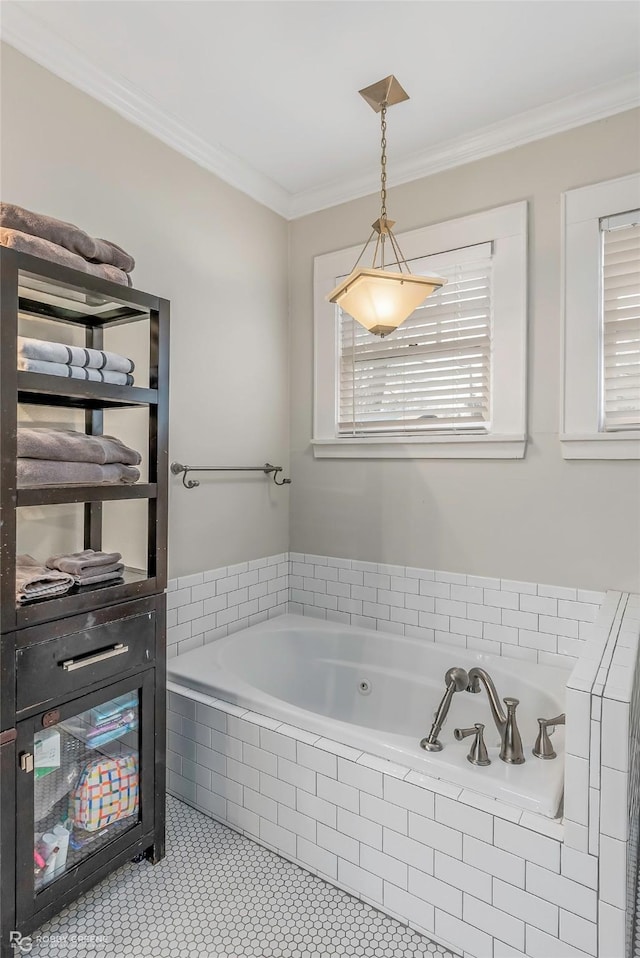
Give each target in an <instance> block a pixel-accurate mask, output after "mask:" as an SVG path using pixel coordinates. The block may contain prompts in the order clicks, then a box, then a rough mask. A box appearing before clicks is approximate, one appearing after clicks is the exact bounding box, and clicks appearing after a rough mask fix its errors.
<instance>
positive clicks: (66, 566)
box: [45, 549, 122, 576]
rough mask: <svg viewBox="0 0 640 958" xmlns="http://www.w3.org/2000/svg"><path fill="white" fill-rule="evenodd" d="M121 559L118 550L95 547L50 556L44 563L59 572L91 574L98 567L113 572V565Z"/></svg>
mask: <svg viewBox="0 0 640 958" xmlns="http://www.w3.org/2000/svg"><path fill="white" fill-rule="evenodd" d="M121 559H122V555H121V554H120V553H119V552H98V551H96V550H95V549H83V551H82V552H65V553H63V554H62V555H59V556H50V557H49V558H48V559H47V561H46V563H45V565H46V566H47V568H48V569H58V570H59V571H60V572H67V573H68V574H69V575H80V576H82V575H93V574H95V573H96V572H97V571H98V570H99V569H103V570H105V571H108V572H114V571H115V570H114V568H113V567H114V566H116V565H117V564H118V563H119V562H120V560H121ZM110 567H111V568H110ZM120 568H122V566H121V567H120Z"/></svg>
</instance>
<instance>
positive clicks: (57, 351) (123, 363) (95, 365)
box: [18, 336, 135, 375]
mask: <svg viewBox="0 0 640 958" xmlns="http://www.w3.org/2000/svg"><path fill="white" fill-rule="evenodd" d="M18 356H22V357H24V358H25V359H37V360H42V361H43V362H46V363H66V364H67V365H69V366H83V367H88V368H90V369H110V370H112V371H114V372H118V373H132V372H133V370H134V369H135V363H134V362H133V360H132V359H128V358H127V357H126V356H121V355H120V354H119V353H109V352H105V351H104V350H102V349H85V348H84V347H83V346H66V345H65V344H64V343H49V342H47V341H46V340H44V339H29V337H27V336H18ZM52 375H53V374H52Z"/></svg>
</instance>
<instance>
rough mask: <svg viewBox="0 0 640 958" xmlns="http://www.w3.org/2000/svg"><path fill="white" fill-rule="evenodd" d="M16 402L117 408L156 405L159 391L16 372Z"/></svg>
mask: <svg viewBox="0 0 640 958" xmlns="http://www.w3.org/2000/svg"><path fill="white" fill-rule="evenodd" d="M18 402H22V403H30V404H32V405H39V406H67V407H79V408H81V409H119V408H124V407H126V406H150V405H157V402H158V390H157V389H144V388H141V387H139V386H112V385H110V384H108V383H94V382H87V381H85V380H84V379H66V378H64V377H63V376H45V375H43V374H42V373H29V372H20V371H19V372H18Z"/></svg>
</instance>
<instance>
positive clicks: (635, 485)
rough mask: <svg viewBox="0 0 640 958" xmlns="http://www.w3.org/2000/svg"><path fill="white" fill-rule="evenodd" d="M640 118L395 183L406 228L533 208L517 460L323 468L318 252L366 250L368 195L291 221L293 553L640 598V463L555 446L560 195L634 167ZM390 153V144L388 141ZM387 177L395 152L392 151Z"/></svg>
mask: <svg viewBox="0 0 640 958" xmlns="http://www.w3.org/2000/svg"><path fill="white" fill-rule="evenodd" d="M639 116H640V111H630V112H628V113H624V114H620V115H617V116H614V117H611V118H609V119H606V120H602V121H600V122H597V123H593V124H590V125H587V126H583V127H580V128H578V129H576V130H572V131H570V132H567V133H562V134H558V135H556V136H553V137H549V138H547V139H545V140H540V141H538V142H535V143H531V144H529V145H527V146H523V147H519V148H517V149H514V150H511V151H509V152H506V153H502V154H500V155H498V156H494V157H490V158H488V159H485V160H481V161H478V162H475V163H470V164H467V165H465V166H461V167H459V168H457V169H453V170H449V171H446V172H443V173H439V174H437V175H434V176H431V177H427V178H425V179H422V180H419V181H416V182H413V183H409V184H406V185H404V186H399V187H396V188H392V189H391V190H390V194H389V197H388V207H389V212H390V215H391V216H393V218H394V219H395V220H397V223H398V225H397V227H396V228H397V229H398V230H399V231H402V230H409V229H414V228H416V227H420V226H425V225H428V224H430V223H438V222H441V221H443V220H447V219H451V218H453V217H456V216H463V215H465V214H468V213H472V212H476V211H479V210H483V209H488V208H491V207H493V206H499V205H502V204H505V203H510V202H514V201H516V200H523V199H526V200H528V201H529V224H530V237H529V239H530V247H529V249H530V270H529V304H530V311H529V417H528V430H529V437H530V441H529V445H528V449H527V454H526V458H525V459H524V460H522V461H513V462H508V461H507V462H505V461H499V460H494V461H474V460H465V461H453V460H440V461H438V460H424V461H415V460H414V461H407V460H404V461H378V460H369V461H365V460H361V461H344V460H342V461H338V460H314V458H313V452H312V450H311V447H310V445H309V440H310V438H311V429H312V425H311V424H312V342H313V339H312V334H313V303H312V278H313V257H314V256H316V255H318V254H321V253H326V252H329V251H332V250H335V249H341V248H345V247H348V246H351V245H352V244H357V243H361V242H364V239H365V237H366V234H367V232H368V224H369V223H371V222H372V221H373V220H374V219H375V217H376V215H377V212H378V199H377V197H374V196H372V197H366V198H363V199H359V200H354V201H353V202H350V203H345V204H343V205H341V206H338V207H335V208H334V209H329V210H324V211H322V212H320V213H315V214H312V215H309V216H306V217H304V218H302V219H300V220H297V221H296V222H294V223H292V224H291V227H290V239H289V245H290V309H291V339H290V342H291V459H292V476H293V480H294V484H293V486H292V491H291V497H292V498H291V540H290V543H291V549H292V550H294V551H297V552H307V553H315V554H324V555H332V556H339V557H343V558H359V559H366V560H370V561H377V562H389V563H397V564H400V565H412V566H421V567H426V568H435V569H441V570H448V571H453V572H463V573H473V574H478V575H487V576H497V577H507V578H512V579H519V580H528V581H534V582H544V583H553V584H558V585H571V586H580V587H583V588H594V589H603V588H625V589H632V590H635V591H637V590H638V589H639V588H640V571H639V570H640V463H637V462H625V461H622V462H578V461H573V462H568V461H564V460H563V459H562V455H561V450H560V444H559V441H558V424H559V417H560V413H559V409H560V407H559V401H560V335H561V317H560V241H561V234H560V194H561V192H562V191H564V190H567V189H572V188H574V187H578V186H583V185H585V184H588V183H593V182H597V181H599V180H605V179H609V178H613V177H616V176H622V175H624V174H628V173H631V172H634V171H635V170H637V169H638V166H639V159H640V156H639V149H638V143H639V142H640V138H639V125H638V124H639ZM392 145H393V144H392ZM389 175H390V180H391V182H393V156H392V155H391V157H390V170H389Z"/></svg>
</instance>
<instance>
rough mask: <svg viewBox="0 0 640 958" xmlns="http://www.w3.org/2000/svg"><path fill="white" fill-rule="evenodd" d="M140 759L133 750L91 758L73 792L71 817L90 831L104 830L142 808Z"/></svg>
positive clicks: (76, 824)
mask: <svg viewBox="0 0 640 958" xmlns="http://www.w3.org/2000/svg"><path fill="white" fill-rule="evenodd" d="M139 791H140V788H139V777H138V759H137V756H136V755H134V754H133V753H129V754H127V755H120V756H118V757H116V758H108V757H107V756H100V757H99V758H95V759H93V760H92V761H90V762H88V763H87V764H86V765H85V767H84V769H83V770H82V772H81V774H80V778H79V780H78V784H77V786H76V788H75V789H74V791H73V792H72V795H71V802H70V806H69V811H70V818H71V819H72V820H73V823H74V826H75V827H77V828H79V829H84V830H85V831H87V832H96V831H100V830H101V829H103V828H106V826H107V825H111V824H113V822H117V821H120V819H122V818H129V817H130V816H131V815H135V813H136V812H137V811H138V797H139Z"/></svg>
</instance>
